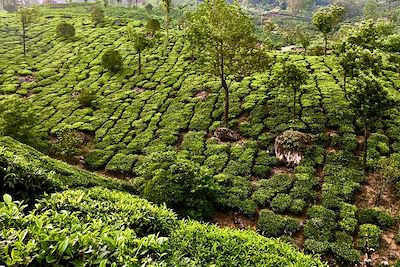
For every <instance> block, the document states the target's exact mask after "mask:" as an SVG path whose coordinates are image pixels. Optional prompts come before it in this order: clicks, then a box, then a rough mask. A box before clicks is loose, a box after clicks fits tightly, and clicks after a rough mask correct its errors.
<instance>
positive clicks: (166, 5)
mask: <svg viewBox="0 0 400 267" xmlns="http://www.w3.org/2000/svg"><path fill="white" fill-rule="evenodd" d="M161 5H162V10H163V12H164V23H165V29H166V30H167V35H168V30H169V23H170V21H171V17H170V12H171V0H161Z"/></svg>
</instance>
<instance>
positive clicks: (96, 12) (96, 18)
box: [90, 5, 105, 25]
mask: <svg viewBox="0 0 400 267" xmlns="http://www.w3.org/2000/svg"><path fill="white" fill-rule="evenodd" d="M90 15H91V16H92V21H93V23H94V24H95V25H97V24H99V23H101V22H104V20H105V11H104V9H103V8H102V7H101V6H99V5H96V6H94V7H93V8H92V11H91V14H90Z"/></svg>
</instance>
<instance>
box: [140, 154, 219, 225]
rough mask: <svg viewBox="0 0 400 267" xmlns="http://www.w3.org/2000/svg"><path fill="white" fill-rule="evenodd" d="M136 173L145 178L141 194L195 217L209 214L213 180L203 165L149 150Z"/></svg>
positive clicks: (174, 155) (173, 155)
mask: <svg viewBox="0 0 400 267" xmlns="http://www.w3.org/2000/svg"><path fill="white" fill-rule="evenodd" d="M138 173H139V175H140V176H141V177H143V178H144V179H145V181H144V184H143V196H144V197H146V198H148V199H150V200H151V201H154V202H156V203H164V202H165V203H167V205H169V206H170V207H174V208H180V209H181V210H183V211H185V213H186V214H188V215H189V216H191V217H194V218H198V217H200V218H201V217H208V216H210V215H211V212H212V205H211V202H210V200H211V199H212V195H213V181H212V176H211V172H210V170H209V169H207V168H206V167H204V166H200V164H198V163H194V162H193V161H191V160H189V159H186V158H179V157H177V155H176V154H175V153H174V152H164V153H152V154H150V155H148V156H146V158H145V159H144V160H143V163H142V165H141V166H140V167H139V168H138Z"/></svg>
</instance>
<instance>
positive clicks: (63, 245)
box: [58, 238, 69, 254]
mask: <svg viewBox="0 0 400 267" xmlns="http://www.w3.org/2000/svg"><path fill="white" fill-rule="evenodd" d="M68 245H69V239H68V238H67V239H65V240H64V241H63V242H61V243H60V245H58V252H60V254H63V253H64V251H65V250H66V249H67V247H68Z"/></svg>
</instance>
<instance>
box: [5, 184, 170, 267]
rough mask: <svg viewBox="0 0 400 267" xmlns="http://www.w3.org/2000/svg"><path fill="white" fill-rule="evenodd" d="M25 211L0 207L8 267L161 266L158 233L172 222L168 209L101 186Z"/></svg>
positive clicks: (164, 241)
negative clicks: (150, 263) (153, 263)
mask: <svg viewBox="0 0 400 267" xmlns="http://www.w3.org/2000/svg"><path fill="white" fill-rule="evenodd" d="M100 203H101V205H99V204H100ZM24 207H25V206H21V205H20V204H18V203H12V202H11V203H10V202H7V203H6V204H4V203H0V214H1V215H2V221H1V227H2V229H4V231H2V234H1V237H0V247H2V250H1V252H0V260H1V261H2V262H4V263H6V264H7V265H8V266H14V265H21V264H22V265H26V264H33V265H41V264H50V265H52V264H56V263H57V264H60V265H69V264H74V265H76V264H79V265H83V264H87V265H100V266H105V265H107V264H114V265H121V264H132V265H133V264H137V263H138V262H139V263H145V262H148V261H149V260H151V261H156V262H162V260H163V259H162V258H163V252H164V251H165V250H166V245H167V239H166V238H163V237H161V236H160V234H161V233H163V232H164V233H165V232H166V233H168V232H169V231H170V230H171V229H172V226H173V223H174V222H175V221H176V216H175V215H174V214H173V213H172V212H170V211H169V210H167V209H166V208H159V207H154V206H153V205H151V204H149V203H148V202H147V201H145V200H142V199H139V198H137V197H133V196H132V195H129V194H127V193H120V192H117V191H109V190H105V189H100V188H96V189H91V190H76V191H65V192H64V193H60V194H54V195H51V196H50V198H49V199H45V200H42V201H40V202H39V203H38V204H37V206H36V208H35V210H34V211H32V212H31V213H29V214H28V215H24V214H23V212H22V211H23V208H24ZM77 210H79V212H77ZM126 218H129V221H127V220H126ZM10 226H12V227H10ZM37 240H41V242H37ZM83 251H84V252H83Z"/></svg>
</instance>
